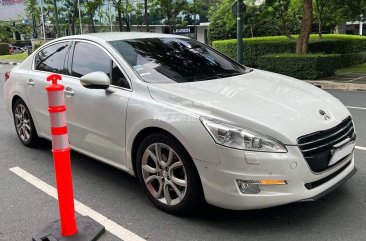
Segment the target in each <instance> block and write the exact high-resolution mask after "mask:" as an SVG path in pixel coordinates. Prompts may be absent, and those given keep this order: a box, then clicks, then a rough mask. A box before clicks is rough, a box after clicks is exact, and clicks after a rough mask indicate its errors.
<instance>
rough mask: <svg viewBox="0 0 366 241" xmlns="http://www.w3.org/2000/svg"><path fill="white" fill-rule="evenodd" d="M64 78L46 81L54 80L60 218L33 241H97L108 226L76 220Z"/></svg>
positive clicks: (51, 102)
mask: <svg viewBox="0 0 366 241" xmlns="http://www.w3.org/2000/svg"><path fill="white" fill-rule="evenodd" d="M61 79H62V77H61V75H58V74H51V75H49V76H48V77H47V81H51V82H52V84H51V85H49V86H47V87H46V90H47V94H48V105H49V107H48V111H49V113H50V121H51V134H52V154H53V160H54V166H55V174H56V185H57V195H58V204H59V214H60V220H57V221H55V222H53V223H52V224H51V225H50V226H48V227H47V228H45V229H44V230H43V231H42V232H41V233H39V234H38V235H37V236H35V237H33V241H51V240H52V241H54V240H56V241H63V240H70V241H71V240H78V241H92V240H97V239H98V237H100V235H102V234H103V233H104V231H105V228H104V227H103V226H102V225H100V224H99V223H97V222H96V221H94V220H93V219H91V218H90V217H78V218H77V219H76V217H75V204H74V193H73V188H72V174H71V160H70V146H69V138H68V134H67V118H66V105H65V97H64V88H65V87H64V86H63V85H60V84H58V83H57V81H59V80H61ZM77 226H78V227H79V230H78V228H77ZM60 227H61V228H60Z"/></svg>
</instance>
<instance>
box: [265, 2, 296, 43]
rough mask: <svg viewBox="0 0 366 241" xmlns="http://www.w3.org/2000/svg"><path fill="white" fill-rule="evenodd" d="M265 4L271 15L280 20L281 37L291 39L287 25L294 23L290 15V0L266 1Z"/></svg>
mask: <svg viewBox="0 0 366 241" xmlns="http://www.w3.org/2000/svg"><path fill="white" fill-rule="evenodd" d="M265 4H266V5H267V6H268V8H270V10H272V11H271V14H273V15H274V16H276V17H277V18H278V19H279V20H280V24H281V30H282V33H283V35H285V36H287V37H288V38H289V39H293V37H292V35H291V31H290V29H289V28H290V27H289V24H290V23H291V22H292V21H294V19H293V16H292V14H291V12H290V11H289V10H290V6H291V1H290V0H266V2H265Z"/></svg>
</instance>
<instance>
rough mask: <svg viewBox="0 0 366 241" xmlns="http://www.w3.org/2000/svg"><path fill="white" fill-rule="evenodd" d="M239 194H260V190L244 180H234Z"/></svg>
mask: <svg viewBox="0 0 366 241" xmlns="http://www.w3.org/2000/svg"><path fill="white" fill-rule="evenodd" d="M236 182H237V184H238V187H239V190H240V192H242V193H243V194H258V193H259V192H260V188H259V186H258V184H256V183H250V182H247V181H244V180H236Z"/></svg>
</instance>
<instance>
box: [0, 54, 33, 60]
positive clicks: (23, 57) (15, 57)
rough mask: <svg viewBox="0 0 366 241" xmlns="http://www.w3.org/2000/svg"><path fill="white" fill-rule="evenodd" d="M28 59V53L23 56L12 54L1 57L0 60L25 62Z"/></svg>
mask: <svg viewBox="0 0 366 241" xmlns="http://www.w3.org/2000/svg"><path fill="white" fill-rule="evenodd" d="M27 57H28V54H27V53H22V54H11V55H0V60H17V61H23V60H25V59H26V58H27Z"/></svg>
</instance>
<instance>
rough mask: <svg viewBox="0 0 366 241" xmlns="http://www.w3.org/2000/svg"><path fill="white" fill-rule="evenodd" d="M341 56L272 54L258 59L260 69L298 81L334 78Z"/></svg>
mask: <svg viewBox="0 0 366 241" xmlns="http://www.w3.org/2000/svg"><path fill="white" fill-rule="evenodd" d="M340 61H341V55H340V54H308V55H304V56H300V55H296V54H277V55H276V54H270V55H265V56H261V57H260V58H259V59H258V64H259V68H260V69H263V70H267V71H271V72H275V73H279V74H284V75H287V76H291V77H294V78H297V79H310V80H314V79H319V78H323V77H328V76H332V75H334V74H335V71H336V70H337V68H338V67H339V66H340Z"/></svg>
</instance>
